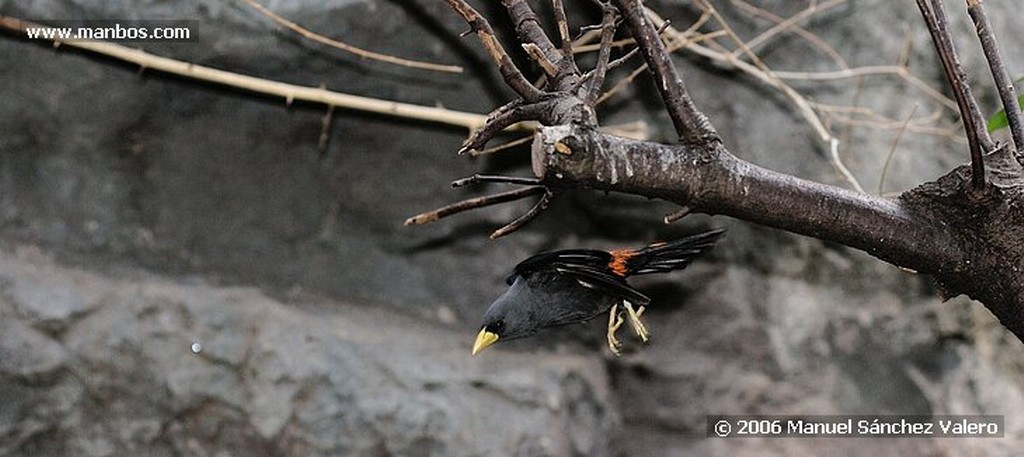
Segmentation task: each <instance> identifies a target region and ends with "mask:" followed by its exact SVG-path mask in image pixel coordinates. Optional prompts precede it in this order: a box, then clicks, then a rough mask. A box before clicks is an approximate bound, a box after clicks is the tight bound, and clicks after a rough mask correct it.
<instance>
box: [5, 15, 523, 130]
mask: <svg viewBox="0 0 1024 457" xmlns="http://www.w3.org/2000/svg"><path fill="white" fill-rule="evenodd" d="M29 27H32V28H45V26H43V25H40V24H35V23H32V22H28V21H23V20H21V19H17V18H13V17H9V16H0V28H3V29H7V30H11V31H14V32H18V33H22V34H24V33H25V30H26V29H27V28H29ZM51 41H52V42H53V43H54V44H60V45H62V46H68V47H72V48H76V49H81V50H84V51H88V52H93V53H96V54H100V55H104V56H107V57H111V58H114V59H117V60H120V61H123V62H129V63H133V64H135V65H138V66H139V67H140V68H142V69H147V70H156V71H160V72H164V73H170V74H175V75H180V76H184V77H186V78H190V79H195V80H199V81H206V82H211V83H214V84H221V85H224V86H229V87H235V88H238V89H243V90H248V91H252V92H256V93H260V94H266V95H274V96H278V97H282V98H284V99H285V101H286V103H288V104H291V103H292V102H294V101H296V100H301V101H307V102H312V103H323V104H325V105H328V106H335V107H338V108H345V109H351V110H356V111H363V112H368V113H377V114H383V115H387V116H395V117H400V118H404V119H415V120H422V121H428V122H437V123H440V124H447V125H453V126H457V127H464V128H467V129H474V128H478V127H480V126H482V125H483V124H484V123H485V122H486V120H487V117H486V116H484V115H482V114H477V113H467V112H464V111H455V110H449V109H445V108H438V107H432V106H421V105H413V104H409V103H399V102H393V101H388V100H380V99H376V98H369V97H360V96H358V95H351V94H345V93H341V92H334V91H330V90H326V89H324V88H321V87H313V86H298V85H294V84H288V83H282V82H278V81H271V80H267V79H263V78H256V77H253V76H247V75H241V74H238V73H233V72H230V71H224V70H218V69H215V68H210V67H204V66H202V65H196V64H194V63H191V62H183V61H180V60H175V59H169V58H166V57H160V56H157V55H153V54H150V53H147V52H144V51H140V50H137V49H131V48H128V47H125V46H121V45H118V44H114V43H107V42H103V41H77V40H74V41H63V40H60V39H53V40H51ZM535 126H536V124H532V123H531V124H516V125H514V126H512V127H514V128H516V129H524V130H529V129H532V128H534V127H535Z"/></svg>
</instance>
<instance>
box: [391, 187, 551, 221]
mask: <svg viewBox="0 0 1024 457" xmlns="http://www.w3.org/2000/svg"><path fill="white" fill-rule="evenodd" d="M547 191H548V190H547V189H545V188H544V187H543V186H531V187H523V188H520V189H513V190H509V191H505V192H501V193H497V194H493V195H485V196H483V197H475V198H469V199H466V200H462V201H460V202H456V203H452V204H451V205H448V206H444V207H441V208H438V209H435V210H433V211H427V212H425V213H420V214H417V215H415V216H413V217H410V218H408V219H406V220H405V225H421V224H427V223H430V222H434V221H436V220H438V219H443V218H445V217H448V216H451V215H453V214H458V213H461V212H464V211H469V210H471V209H477V208H483V207H486V206H492V205H497V204H500V203H506V202H511V201H516V200H521V199H524V198H526V197H529V196H531V195H537V194H542V193H545V192H547Z"/></svg>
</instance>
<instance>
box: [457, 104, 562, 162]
mask: <svg viewBox="0 0 1024 457" xmlns="http://www.w3.org/2000/svg"><path fill="white" fill-rule="evenodd" d="M506 106H507V105H506ZM545 109H546V104H545V103H543V102H541V103H532V104H528V105H521V104H516V105H514V106H511V107H509V108H507V109H506V107H502V108H499V109H498V110H497V111H496V114H492V115H490V116H488V117H487V122H485V123H484V125H482V126H481V127H480V128H479V129H477V130H475V131H473V133H471V134H470V135H469V138H466V141H465V142H463V144H462V149H459V154H465V153H466V152H472V151H474V150H477V149H480V148H482V147H483V146H484V145H485V144H487V142H488V141H490V140H491V138H494V136H495V135H497V134H498V133H499V132H501V131H502V130H505V129H506V128H508V127H510V126H513V125H516V124H519V123H522V122H528V121H529V122H533V121H532V120H533V119H537V118H539V117H540V116H541V114H543V112H544V110H545Z"/></svg>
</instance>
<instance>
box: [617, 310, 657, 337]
mask: <svg viewBox="0 0 1024 457" xmlns="http://www.w3.org/2000/svg"><path fill="white" fill-rule="evenodd" d="M622 306H623V308H626V315H627V316H628V317H629V326H630V327H633V331H634V332H635V333H636V336H637V337H639V338H640V339H641V340H642V341H643V342H644V343H646V342H647V341H648V340H650V339H651V332H649V331H647V326H646V325H644V322H643V321H642V320H640V316H642V315H643V314H644V307H643V306H640V307H638V309H633V304H632V303H630V302H628V301H626V300H623V301H622Z"/></svg>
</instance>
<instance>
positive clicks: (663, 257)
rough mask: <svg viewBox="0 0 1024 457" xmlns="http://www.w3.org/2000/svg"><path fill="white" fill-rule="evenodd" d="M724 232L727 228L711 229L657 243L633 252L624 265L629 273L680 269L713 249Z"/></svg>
mask: <svg viewBox="0 0 1024 457" xmlns="http://www.w3.org/2000/svg"><path fill="white" fill-rule="evenodd" d="M724 233H725V229H716V230H709V231H707V232H702V233H698V234H696V235H690V236H688V237H685V238H680V239H678V240H674V241H669V242H667V243H655V244H652V245H650V246H647V247H645V248H643V249H639V250H636V251H633V252H631V253H630V255H628V258H626V259H624V260H625V262H624V263H625V265H624V266H625V268H626V270H627V271H628V274H629V275H642V274H648V273H664V272H668V271H672V270H680V269H683V268H686V266H687V265H689V264H690V262H692V261H693V259H695V258H697V257H698V256H700V255H701V254H703V253H704V252H705V251H707V250H709V249H711V248H712V247H713V246H714V245H715V242H717V241H718V239H719V238H721V237H722V235H723V234H724Z"/></svg>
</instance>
